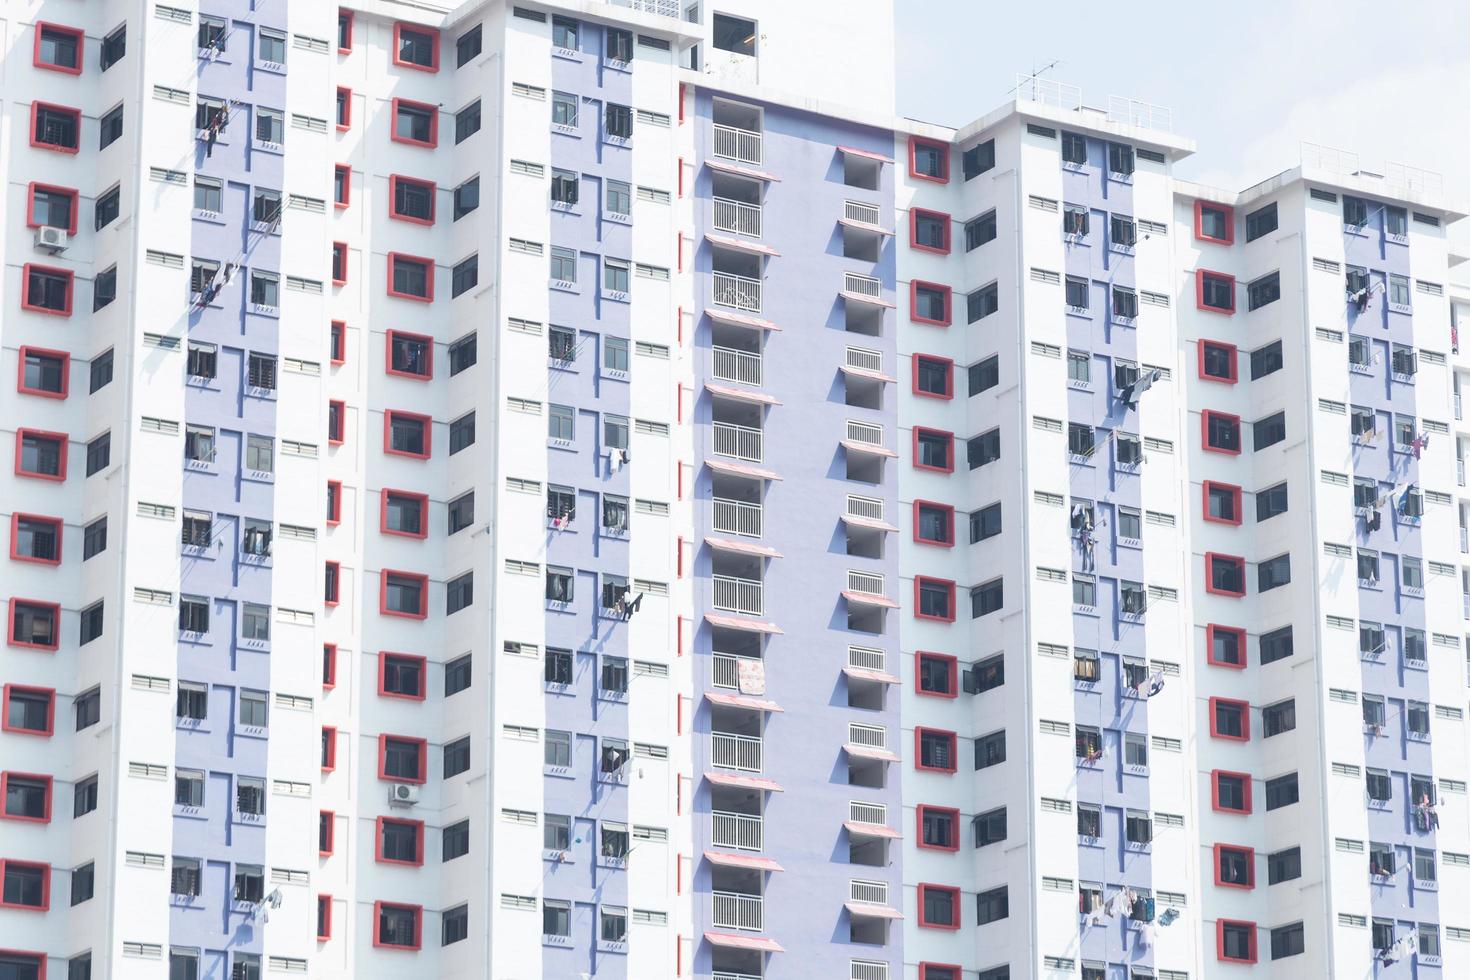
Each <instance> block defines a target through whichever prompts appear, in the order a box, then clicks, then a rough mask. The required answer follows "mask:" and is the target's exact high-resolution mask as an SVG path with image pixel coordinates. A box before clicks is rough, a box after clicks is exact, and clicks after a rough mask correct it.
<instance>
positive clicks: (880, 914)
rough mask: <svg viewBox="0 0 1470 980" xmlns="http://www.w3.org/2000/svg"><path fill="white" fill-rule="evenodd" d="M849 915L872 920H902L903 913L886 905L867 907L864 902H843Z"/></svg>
mask: <svg viewBox="0 0 1470 980" xmlns="http://www.w3.org/2000/svg"><path fill="white" fill-rule="evenodd" d="M843 904H844V905H846V906H847V911H848V913H849V914H851V915H866V916H870V917H872V918H874V919H902V918H903V913H902V912H900V911H899V910H898V909H891V908H889V907H888V906H886V905H869V904H868V903H866V902H844V903H843Z"/></svg>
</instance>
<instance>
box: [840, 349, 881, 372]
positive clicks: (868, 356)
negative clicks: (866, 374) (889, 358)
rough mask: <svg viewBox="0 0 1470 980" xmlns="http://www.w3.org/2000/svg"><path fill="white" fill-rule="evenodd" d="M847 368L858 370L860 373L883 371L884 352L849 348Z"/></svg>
mask: <svg viewBox="0 0 1470 980" xmlns="http://www.w3.org/2000/svg"><path fill="white" fill-rule="evenodd" d="M847 366H848V367H850V368H857V369H858V370H859V371H878V372H881V371H882V370H883V352H882V351H876V350H868V349H867V348H866V347H849V348H848V349H847Z"/></svg>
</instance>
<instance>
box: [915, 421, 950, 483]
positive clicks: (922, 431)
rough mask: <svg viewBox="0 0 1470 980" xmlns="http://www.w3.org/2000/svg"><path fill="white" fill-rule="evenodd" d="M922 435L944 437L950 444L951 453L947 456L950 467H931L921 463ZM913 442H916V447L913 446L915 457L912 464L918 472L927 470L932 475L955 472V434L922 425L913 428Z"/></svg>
mask: <svg viewBox="0 0 1470 980" xmlns="http://www.w3.org/2000/svg"><path fill="white" fill-rule="evenodd" d="M921 435H930V436H943V437H944V440H945V442H947V443H948V444H949V452H948V454H947V456H948V458H949V465H948V466H929V465H928V464H926V463H921V462H919V437H920V436H921ZM913 442H914V445H913V453H914V455H913V459H912V463H913V467H914V469H916V470H927V471H928V472H930V473H953V472H954V433H953V432H947V431H945V430H944V429H930V428H927V427H925V426H922V425H916V426H914V428H913Z"/></svg>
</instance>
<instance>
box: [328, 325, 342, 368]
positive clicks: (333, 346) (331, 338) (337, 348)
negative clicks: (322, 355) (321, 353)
mask: <svg viewBox="0 0 1470 980" xmlns="http://www.w3.org/2000/svg"><path fill="white" fill-rule="evenodd" d="M327 331H328V332H327V343H328V346H329V350H328V352H327V353H328V355H329V356H330V357H331V359H332V363H333V364H346V363H347V321H346V320H333V321H332V322H331V326H329V327H328V328H327ZM338 354H341V355H342V356H341V357H338V356H337V355H338Z"/></svg>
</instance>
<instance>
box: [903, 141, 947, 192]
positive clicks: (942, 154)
mask: <svg viewBox="0 0 1470 980" xmlns="http://www.w3.org/2000/svg"><path fill="white" fill-rule="evenodd" d="M920 146H925V147H928V148H930V149H934V150H938V151H939V176H937V177H932V176H930V175H929V174H924V173H920V172H919V171H918V168H917V167H916V166H915V163H916V161H917V160H918V159H919V154H918V149H919V147H920ZM909 176H910V177H912V178H914V179H915V180H927V181H929V182H930V183H934V184H947V183H949V144H948V143H944V142H941V141H939V140H931V139H925V138H924V137H922V136H910V137H909Z"/></svg>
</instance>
